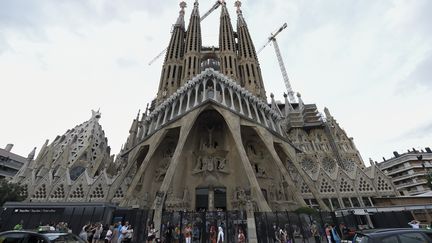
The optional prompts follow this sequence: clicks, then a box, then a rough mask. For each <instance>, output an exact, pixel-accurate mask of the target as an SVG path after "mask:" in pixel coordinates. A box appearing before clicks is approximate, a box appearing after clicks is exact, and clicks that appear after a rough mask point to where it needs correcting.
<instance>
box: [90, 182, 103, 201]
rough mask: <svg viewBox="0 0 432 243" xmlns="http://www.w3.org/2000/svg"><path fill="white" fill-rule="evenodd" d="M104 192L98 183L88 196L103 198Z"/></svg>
mask: <svg viewBox="0 0 432 243" xmlns="http://www.w3.org/2000/svg"><path fill="white" fill-rule="evenodd" d="M104 197H105V196H104V192H103V188H102V184H98V186H97V187H96V188H95V189H94V190H93V192H92V194H91V195H90V198H98V199H101V198H104Z"/></svg>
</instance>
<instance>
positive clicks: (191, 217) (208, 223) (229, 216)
mask: <svg viewBox="0 0 432 243" xmlns="http://www.w3.org/2000/svg"><path fill="white" fill-rule="evenodd" d="M187 227H190V231H191V236H192V242H216V241H217V237H218V231H219V227H221V229H222V230H223V236H224V242H228V243H229V242H233V243H234V242H237V240H236V239H237V236H238V232H239V230H240V229H241V230H242V231H243V233H244V235H245V237H246V238H247V219H246V212H244V211H215V212H163V214H162V224H161V228H160V232H161V240H162V242H185V236H186V234H185V233H186V228H187ZM169 239H171V240H172V241H169Z"/></svg>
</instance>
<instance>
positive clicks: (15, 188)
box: [0, 179, 25, 205]
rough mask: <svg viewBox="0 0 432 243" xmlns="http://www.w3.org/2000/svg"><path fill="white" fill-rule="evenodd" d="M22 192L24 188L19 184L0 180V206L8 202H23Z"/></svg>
mask: <svg viewBox="0 0 432 243" xmlns="http://www.w3.org/2000/svg"><path fill="white" fill-rule="evenodd" d="M23 190H24V188H23V187H22V186H21V185H19V184H16V183H11V182H9V181H7V180H5V179H0V205H3V204H4V203H5V202H8V201H14V202H19V201H22V200H24V199H25V196H24V195H22V192H23Z"/></svg>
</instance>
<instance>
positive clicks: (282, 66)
mask: <svg viewBox="0 0 432 243" xmlns="http://www.w3.org/2000/svg"><path fill="white" fill-rule="evenodd" d="M272 42H273V47H274V49H275V52H276V57H277V59H278V62H279V68H280V70H281V72H282V77H283V79H284V82H285V87H286V89H287V93H288V98H289V100H290V102H292V103H293V102H295V98H294V91H293V90H292V87H291V84H290V81H289V78H288V74H287V71H286V69H285V64H284V62H283V59H282V55H281V52H280V50H279V45H278V43H277V41H276V39H275V38H273V40H272Z"/></svg>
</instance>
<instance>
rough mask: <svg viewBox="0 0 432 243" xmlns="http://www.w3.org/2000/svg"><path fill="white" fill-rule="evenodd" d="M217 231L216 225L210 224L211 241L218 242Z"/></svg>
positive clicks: (211, 242)
mask: <svg viewBox="0 0 432 243" xmlns="http://www.w3.org/2000/svg"><path fill="white" fill-rule="evenodd" d="M216 239H217V232H216V227H215V226H214V225H211V226H210V243H216Z"/></svg>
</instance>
